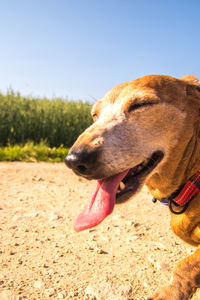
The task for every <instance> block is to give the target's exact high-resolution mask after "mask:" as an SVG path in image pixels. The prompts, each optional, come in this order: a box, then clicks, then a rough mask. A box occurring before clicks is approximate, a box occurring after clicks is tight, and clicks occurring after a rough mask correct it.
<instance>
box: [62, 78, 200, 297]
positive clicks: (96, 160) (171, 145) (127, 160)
mask: <svg viewBox="0 0 200 300" xmlns="http://www.w3.org/2000/svg"><path fill="white" fill-rule="evenodd" d="M92 117H93V120H94V123H93V124H92V125H91V126H90V127H89V128H87V129H86V130H85V131H84V132H83V133H82V134H81V135H80V136H79V138H78V139H77V141H76V142H75V144H74V145H73V146H72V148H71V149H70V151H69V153H68V155H67V157H66V159H65V162H66V164H67V166H68V167H69V168H71V169H72V170H73V171H74V172H75V173H76V174H78V175H80V176H83V177H85V178H86V179H96V185H95V188H94V191H93V193H92V195H91V199H90V200H89V202H88V204H87V205H86V207H85V208H84V210H83V212H82V213H81V214H80V215H79V216H78V218H77V220H76V222H75V230H76V231H81V230H84V229H87V228H90V227H93V226H96V225H98V224H99V223H100V222H102V221H103V219H104V218H105V217H106V216H108V215H109V214H110V213H111V212H112V210H113V208H114V205H115V202H123V201H126V200H127V199H129V198H130V197H133V196H134V194H136V193H137V192H138V191H139V190H140V189H141V187H142V186H143V185H144V184H146V185H147V187H148V189H149V191H150V193H151V194H152V195H153V197H154V199H158V200H160V201H161V202H165V203H166V204H168V205H169V207H170V210H171V212H170V213H171V228H172V230H173V231H174V233H175V234H176V235H177V236H179V237H180V238H181V239H182V240H184V241H185V242H186V243H189V244H191V245H193V246H196V247H197V250H196V252H195V253H194V254H193V255H191V256H189V257H187V258H186V259H184V260H182V261H180V262H179V263H178V265H177V267H176V268H175V270H174V273H173V277H172V280H171V282H170V283H169V285H168V286H167V287H164V288H162V289H161V290H160V291H158V292H157V293H156V294H155V295H154V296H153V297H150V298H149V299H151V300H158V299H159V300H161V299H162V300H166V299H167V300H186V299H189V298H190V297H192V295H193V294H194V292H195V291H196V289H197V288H198V287H200V249H198V246H199V245H200V196H199V191H200V182H199V181H200V172H199V170H200V82H199V81H198V79H197V78H196V77H195V76H194V75H188V76H184V77H182V78H180V79H176V78H173V77H170V76H167V75H149V76H144V77H142V78H138V79H135V80H133V81H129V82H125V83H122V84H119V85H117V86H116V87H114V88H113V89H111V90H110V91H109V92H108V93H107V94H106V95H105V96H104V97H103V98H101V99H100V100H99V101H97V103H95V104H94V106H93V108H92Z"/></svg>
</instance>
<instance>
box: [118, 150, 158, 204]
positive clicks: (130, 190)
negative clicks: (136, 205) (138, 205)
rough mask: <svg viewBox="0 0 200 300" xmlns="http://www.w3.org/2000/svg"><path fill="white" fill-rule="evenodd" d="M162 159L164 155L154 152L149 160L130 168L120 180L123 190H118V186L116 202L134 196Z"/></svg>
mask: <svg viewBox="0 0 200 300" xmlns="http://www.w3.org/2000/svg"><path fill="white" fill-rule="evenodd" d="M163 157H164V153H163V152H162V151H156V152H154V153H153V154H152V155H151V157H150V158H148V159H145V160H144V161H143V162H142V163H141V164H139V165H137V166H135V167H133V168H131V169H130V170H129V172H128V174H127V175H126V177H125V178H124V179H123V180H122V182H123V184H124V188H123V190H122V189H120V186H119V188H118V191H117V195H116V199H117V201H118V200H119V202H120V201H121V199H120V198H121V197H122V196H123V198H124V196H126V195H127V197H128V198H129V197H130V196H132V195H133V194H135V193H136V192H137V191H138V190H139V188H140V187H141V186H142V184H143V183H144V181H145V178H146V176H147V175H148V174H149V173H151V171H153V169H155V167H156V166H157V165H158V164H159V163H160V161H161V160H162V159H163ZM125 200H126V199H125ZM123 201H124V200H123Z"/></svg>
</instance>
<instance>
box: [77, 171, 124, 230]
mask: <svg viewBox="0 0 200 300" xmlns="http://www.w3.org/2000/svg"><path fill="white" fill-rule="evenodd" d="M128 171H129V169H128V170H126V171H124V172H122V173H119V174H117V175H114V176H112V177H109V178H106V179H103V180H98V181H97V183H96V185H95V188H94V190H93V192H92V195H91V198H90V200H89V201H88V203H87V205H86V207H85V208H84V210H83V212H82V213H81V214H80V215H79V216H78V218H77V219H76V221H75V225H74V229H75V230H76V231H81V230H85V229H88V228H91V227H94V226H96V225H98V224H99V223H101V222H102V221H103V220H104V219H105V218H106V217H107V216H108V215H109V214H110V213H111V212H112V211H113V208H114V205H115V199H116V192H117V189H118V186H119V184H120V181H121V180H122V179H123V178H124V177H125V176H126V175H127V173H128Z"/></svg>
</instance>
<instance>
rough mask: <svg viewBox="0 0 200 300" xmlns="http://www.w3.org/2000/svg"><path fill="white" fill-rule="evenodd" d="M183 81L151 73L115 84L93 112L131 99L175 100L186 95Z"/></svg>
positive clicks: (95, 106)
mask: <svg viewBox="0 0 200 300" xmlns="http://www.w3.org/2000/svg"><path fill="white" fill-rule="evenodd" d="M183 91H184V90H183V82H181V81H180V80H178V79H176V78H173V77H170V76H166V75H149V76H144V77H141V78H138V79H135V80H133V81H128V82H125V83H122V84H119V85H117V86H115V87H114V88H113V89H111V90H110V91H109V92H108V93H107V94H106V95H105V96H104V97H103V98H101V99H100V100H99V101H98V102H97V103H96V104H95V105H94V106H93V108H92V112H96V113H98V112H100V111H102V109H103V108H104V107H106V106H108V105H109V106H110V107H111V106H113V105H116V104H117V105H120V104H121V105H125V106H126V104H128V103H130V101H134V100H135V99H137V100H139V101H140V100H154V99H158V98H159V99H161V101H164V102H172V101H173V102H174V101H176V100H175V98H176V97H177V95H178V94H179V96H184V92H183Z"/></svg>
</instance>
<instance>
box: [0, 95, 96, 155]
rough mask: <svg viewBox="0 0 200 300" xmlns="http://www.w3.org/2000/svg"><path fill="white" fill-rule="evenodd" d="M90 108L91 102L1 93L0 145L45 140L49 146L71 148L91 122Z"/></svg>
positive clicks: (36, 142)
mask: <svg viewBox="0 0 200 300" xmlns="http://www.w3.org/2000/svg"><path fill="white" fill-rule="evenodd" d="M90 110H91V104H90V103H88V102H82V101H72V100H68V99H59V98H54V99H51V100H49V99H46V98H31V97H28V96H27V97H23V96H22V95H20V94H19V93H15V92H13V91H12V90H10V91H8V92H7V93H6V94H5V95H4V94H2V93H0V146H1V147H6V146H8V145H9V144H10V145H21V144H22V145H24V144H25V143H27V142H29V141H33V142H34V143H35V144H39V143H40V141H41V140H45V141H46V142H47V143H48V145H49V146H50V147H57V148H58V147H59V146H60V145H62V144H63V145H64V147H70V146H71V145H73V143H74V142H75V140H76V139H77V137H78V136H79V135H80V134H81V133H82V132H83V131H84V130H85V129H86V128H87V127H88V126H89V125H90V124H91V123H92V118H91V115H90ZM16 151H18V150H16ZM19 151H20V150H19Z"/></svg>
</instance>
